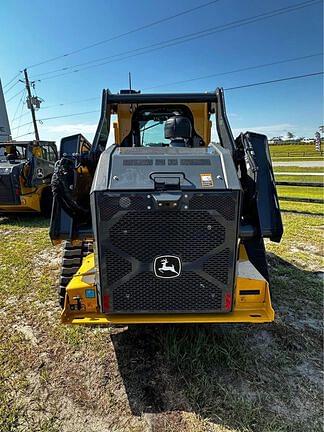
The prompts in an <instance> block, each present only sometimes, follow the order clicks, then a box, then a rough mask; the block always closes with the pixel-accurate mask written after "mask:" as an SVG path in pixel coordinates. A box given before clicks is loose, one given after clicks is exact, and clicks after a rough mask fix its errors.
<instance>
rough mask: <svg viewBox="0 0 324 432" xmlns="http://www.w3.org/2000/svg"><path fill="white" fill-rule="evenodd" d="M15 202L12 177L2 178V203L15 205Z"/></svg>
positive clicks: (0, 181) (0, 189) (0, 194)
mask: <svg viewBox="0 0 324 432" xmlns="http://www.w3.org/2000/svg"><path fill="white" fill-rule="evenodd" d="M15 202H16V200H15V197H14V191H13V186H12V183H11V178H10V175H4V176H0V203H1V204H15Z"/></svg>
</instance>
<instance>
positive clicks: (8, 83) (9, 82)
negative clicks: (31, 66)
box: [3, 72, 21, 89]
mask: <svg viewBox="0 0 324 432" xmlns="http://www.w3.org/2000/svg"><path fill="white" fill-rule="evenodd" d="M20 73H21V72H18V73H17V74H16V75H15V76H14V77H13V78H11V80H10V81H8V82H7V83H6V84H5V85H4V86H3V89H5V88H6V87H8V85H10V84H11V83H12V81H14V80H15V79H16V78H18V77H19V76H20Z"/></svg>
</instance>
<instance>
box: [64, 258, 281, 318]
mask: <svg viewBox="0 0 324 432" xmlns="http://www.w3.org/2000/svg"><path fill="white" fill-rule="evenodd" d="M241 255H242V257H240V261H239V264H238V274H237V279H236V289H235V296H234V299H233V300H234V302H233V310H232V312H229V313H213V314H203V313H200V314H129V315H128V314H111V315H109V314H103V313H101V312H99V308H98V306H97V299H96V298H94V297H92V298H91V299H87V296H86V291H88V290H90V291H91V290H93V291H96V287H95V284H94V274H95V265H94V255H93V254H92V255H89V256H88V257H86V258H85V259H84V260H83V264H82V266H81V267H80V270H79V271H78V273H76V275H75V276H74V277H73V279H72V281H71V282H70V283H69V285H68V287H67V294H66V296H65V306H64V310H63V312H62V315H61V321H62V323H64V324H77V325H113V324H125V325H127V324H167V323H170V324H188V323H219V324H224V323H254V324H261V323H267V322H272V321H273V320H274V316H275V314H274V310H273V308H272V305H271V298H270V290H269V284H268V282H267V281H266V280H265V279H264V278H263V277H262V276H261V275H260V273H259V272H258V271H257V270H256V269H255V267H253V265H252V264H251V263H250V262H249V261H248V260H247V259H246V256H245V255H244V254H241ZM251 292H252V295H251ZM248 293H249V294H248ZM76 298H78V299H79V301H81V302H82V305H83V310H77V309H76V307H75V306H76V303H75V299H76ZM71 306H73V308H74V309H73V310H71Z"/></svg>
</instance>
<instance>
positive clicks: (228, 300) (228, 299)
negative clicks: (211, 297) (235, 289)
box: [225, 293, 232, 311]
mask: <svg viewBox="0 0 324 432" xmlns="http://www.w3.org/2000/svg"><path fill="white" fill-rule="evenodd" d="M231 308H232V294H231V293H226V294H225V309H226V310H227V311H229V310H231Z"/></svg>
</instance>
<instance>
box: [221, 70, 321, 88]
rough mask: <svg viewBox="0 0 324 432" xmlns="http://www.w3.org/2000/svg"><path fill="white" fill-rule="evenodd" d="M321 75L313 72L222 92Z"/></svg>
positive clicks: (245, 85)
mask: <svg viewBox="0 0 324 432" xmlns="http://www.w3.org/2000/svg"><path fill="white" fill-rule="evenodd" d="M323 74H324V72H323V71H321V72H314V73H309V74H304V75H295V76H290V77H285V78H279V79H275V80H269V81H260V82H257V83H251V84H244V85H240V86H236V87H228V88H225V89H224V90H226V91H231V90H238V89H242V88H247V87H256V86H259V85H264V84H273V83H277V82H282V81H290V80H295V79H299V78H306V77H311V76H316V75H323Z"/></svg>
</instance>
